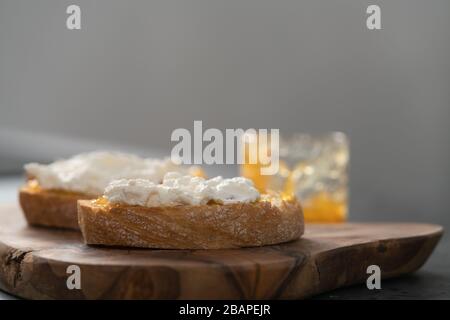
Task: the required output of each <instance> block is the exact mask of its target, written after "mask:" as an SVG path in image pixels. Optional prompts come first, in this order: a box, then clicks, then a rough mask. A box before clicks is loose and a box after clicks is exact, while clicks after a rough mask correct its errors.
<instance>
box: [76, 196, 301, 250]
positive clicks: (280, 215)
mask: <svg viewBox="0 0 450 320" xmlns="http://www.w3.org/2000/svg"><path fill="white" fill-rule="evenodd" d="M78 222H79V225H80V228H81V231H82V234H83V237H84V240H85V242H86V244H92V245H105V246H124V247H141V248H160V249H223V248H241V247H254V246H263V245H271V244H277V243H282V242H287V241H291V240H295V239H298V238H299V237H300V236H301V235H302V234H303V232H304V223H303V214H302V210H301V207H300V204H299V202H298V201H297V200H296V199H290V200H283V199H281V198H275V199H272V200H270V201H257V202H252V203H235V204H206V205H179V206H167V207H153V208H149V207H141V206H131V205H122V204H109V203H108V202H107V200H105V199H103V198H100V199H99V200H94V201H92V200H81V201H78Z"/></svg>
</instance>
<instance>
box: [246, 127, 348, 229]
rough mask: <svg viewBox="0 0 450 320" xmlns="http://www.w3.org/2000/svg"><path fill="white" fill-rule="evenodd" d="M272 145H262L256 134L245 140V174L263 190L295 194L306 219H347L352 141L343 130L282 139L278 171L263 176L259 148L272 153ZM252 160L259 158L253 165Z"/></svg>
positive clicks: (309, 220) (308, 220) (328, 220)
mask: <svg viewBox="0 0 450 320" xmlns="http://www.w3.org/2000/svg"><path fill="white" fill-rule="evenodd" d="M252 144H256V146H255V145H252ZM272 145H273V144H272ZM270 146H271V144H269V143H267V144H265V146H264V145H261V141H258V137H257V136H254V137H251V138H249V137H247V138H246V139H245V140H244V141H243V147H244V152H243V154H244V164H242V165H241V167H240V170H241V175H242V176H244V177H246V178H249V179H252V180H253V182H254V184H255V186H256V187H257V188H258V189H259V190H260V191H261V192H267V191H268V190H274V191H279V192H282V193H284V194H285V195H295V196H296V197H297V198H298V199H299V200H300V201H301V204H302V207H303V212H304V215H305V220H306V222H343V221H345V220H346V219H347V216H348V173H347V168H348V163H349V142H348V138H347V136H346V135H345V134H344V133H342V132H331V133H327V134H323V135H310V134H295V135H293V136H292V137H290V138H289V139H283V138H280V141H279V157H280V164H279V170H278V173H276V174H274V175H262V174H261V168H263V167H264V165H262V164H261V162H260V161H258V154H259V148H261V147H263V148H267V150H268V153H269V154H270V152H271V150H270ZM255 152H256V154H254V153H255ZM255 157H256V158H255ZM249 159H257V161H256V163H253V164H251V163H250V161H249Z"/></svg>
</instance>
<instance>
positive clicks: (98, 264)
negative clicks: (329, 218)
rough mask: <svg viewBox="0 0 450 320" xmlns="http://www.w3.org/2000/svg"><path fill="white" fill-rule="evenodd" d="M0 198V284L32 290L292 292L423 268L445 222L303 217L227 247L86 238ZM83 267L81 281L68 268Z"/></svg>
mask: <svg viewBox="0 0 450 320" xmlns="http://www.w3.org/2000/svg"><path fill="white" fill-rule="evenodd" d="M19 210H20V209H18V207H17V206H7V207H1V208H0V288H1V289H3V290H5V291H7V292H9V293H12V294H15V295H17V296H20V297H25V298H30V299H270V298H273V299H297V298H305V297H309V296H312V295H314V294H318V293H322V292H325V291H328V290H332V289H335V288H338V287H342V286H348V285H351V284H356V283H362V282H365V281H366V279H367V276H368V275H367V274H366V268H367V266H369V265H371V264H376V265H378V266H380V268H381V270H382V277H383V278H390V277H396V276H399V275H402V274H406V273H410V272H413V271H415V270H417V269H418V268H420V267H421V266H422V265H423V263H424V262H425V261H426V260H427V258H428V257H429V255H430V254H431V252H432V251H433V249H434V247H435V246H436V244H437V242H438V241H439V239H440V237H441V235H442V232H443V230H442V227H440V226H436V225H429V224H413V223H389V224H385V223H376V224H375V223H371V224H359V223H348V224H338V225H307V226H306V234H305V236H304V238H302V239H300V240H298V241H294V242H290V243H286V244H282V245H275V246H266V247H260V248H249V249H229V250H149V249H140V250H139V249H133V250H129V249H126V248H124V249H117V248H116V249H111V248H102V247H89V246H86V245H84V244H83V243H82V241H81V238H80V237H81V236H80V234H79V233H77V232H74V231H67V230H52V229H46V228H33V227H28V226H27V225H26V223H25V221H24V220H23V217H22V214H21V212H20V211H19ZM72 264H76V265H78V266H79V267H80V268H81V284H82V288H81V290H68V289H67V286H66V280H67V277H68V274H66V269H67V267H68V266H69V265H72Z"/></svg>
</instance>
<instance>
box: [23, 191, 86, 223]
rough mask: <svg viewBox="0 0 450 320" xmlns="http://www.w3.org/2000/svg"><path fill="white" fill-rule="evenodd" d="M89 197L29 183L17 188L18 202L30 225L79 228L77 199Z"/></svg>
mask: <svg viewBox="0 0 450 320" xmlns="http://www.w3.org/2000/svg"><path fill="white" fill-rule="evenodd" d="M87 198H91V197H89V196H87V195H84V194H81V193H80V194H78V193H65V192H59V191H53V190H45V189H41V188H32V187H30V186H29V185H26V186H23V187H22V188H20V190H19V202H20V206H21V207H22V211H23V213H24V215H25V218H26V220H27V222H28V223H29V224H30V225H35V226H45V227H56V228H67V229H74V230H79V226H78V218H77V201H78V200H80V199H87Z"/></svg>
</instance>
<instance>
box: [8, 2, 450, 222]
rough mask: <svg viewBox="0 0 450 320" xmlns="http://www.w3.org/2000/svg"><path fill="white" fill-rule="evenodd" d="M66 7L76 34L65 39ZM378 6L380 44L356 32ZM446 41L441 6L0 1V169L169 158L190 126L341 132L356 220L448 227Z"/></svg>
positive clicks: (449, 45)
mask: <svg viewBox="0 0 450 320" xmlns="http://www.w3.org/2000/svg"><path fill="white" fill-rule="evenodd" d="M72 3H76V4H79V5H80V6H81V8H82V30H80V31H69V30H67V29H66V27H65V20H66V16H67V15H66V14H65V10H66V7H67V6H68V5H69V4H72ZM374 3H376V4H379V5H380V6H381V9H382V28H383V29H382V30H380V31H369V30H367V28H366V26H365V19H366V13H365V10H366V8H367V6H368V5H369V4H374ZM449 31H450V1H448V0H442V1H439V0H433V1H417V0H414V1H412V0H396V1H379V0H377V1H354V0H339V1H335V0H326V1H325V0H321V1H316V0H308V1H298V0H295V1H288V0H277V1H274V0H228V1H222V0H221V1H219V0H152V1H110V0H96V1H81V0H77V1H56V0H53V1H49V0H40V1H20V0H19V1H18V0H0V112H1V114H0V150H1V151H0V152H1V153H0V171H1V172H3V173H7V172H20V167H21V164H22V163H23V162H24V161H30V160H51V159H53V158H54V157H56V156H62V155H67V154H70V153H73V152H77V151H81V150H85V149H92V148H96V147H104V146H112V147H118V148H121V147H125V148H127V149H130V148H131V149H134V150H141V151H142V152H143V153H146V154H152V153H153V152H169V150H170V148H171V143H170V133H171V132H172V130H173V129H175V128H179V127H184V128H189V129H190V128H192V126H193V121H194V120H196V119H197V120H203V122H204V126H205V127H217V128H221V129H223V128H237V127H242V128H249V127H257V128H280V129H281V132H282V134H289V133H292V132H296V131H301V132H322V131H330V130H340V131H344V132H346V133H347V134H348V135H349V136H350V139H351V153H352V154H351V162H352V163H351V215H352V217H353V218H354V219H357V220H361V219H371V220H374V219H379V217H382V218H383V220H386V219H392V220H417V221H431V222H438V223H439V222H440V223H443V222H446V221H448V220H449V218H448V216H449V215H448V213H449V205H450V203H449V202H450V201H449V198H450V197H449V191H450V144H449V137H450V90H449V89H450V59H449V58H450V37H449ZM223 170H225V168H223ZM227 172H229V171H227Z"/></svg>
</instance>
